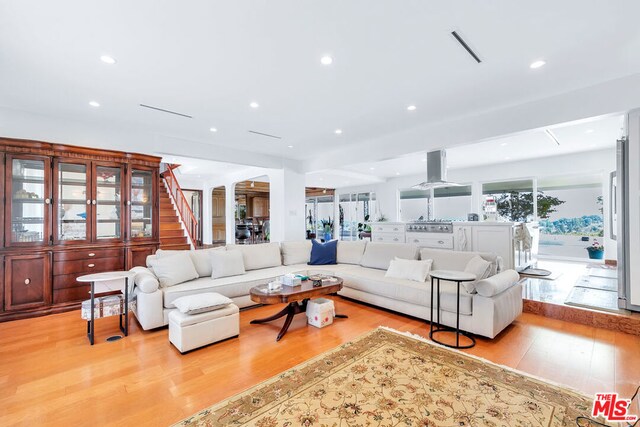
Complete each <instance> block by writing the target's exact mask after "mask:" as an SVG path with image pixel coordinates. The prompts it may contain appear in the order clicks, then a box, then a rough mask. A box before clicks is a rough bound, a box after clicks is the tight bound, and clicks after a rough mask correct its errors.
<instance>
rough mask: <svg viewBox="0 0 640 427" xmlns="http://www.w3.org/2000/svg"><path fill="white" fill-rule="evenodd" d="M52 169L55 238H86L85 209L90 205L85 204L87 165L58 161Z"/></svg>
mask: <svg viewBox="0 0 640 427" xmlns="http://www.w3.org/2000/svg"><path fill="white" fill-rule="evenodd" d="M54 171H55V172H54V174H56V177H55V178H56V183H55V184H54V186H55V187H56V192H57V194H56V199H57V200H54V202H55V205H56V206H55V210H56V212H55V213H54V218H55V219H56V222H57V226H55V227H56V233H57V234H56V240H58V241H72V240H88V239H89V227H88V226H87V224H88V223H87V216H88V212H87V211H88V210H89V208H90V206H89V205H87V201H88V200H89V195H88V194H87V189H88V186H87V165H86V164H76V163H63V162H60V163H58V165H57V167H56V168H54Z"/></svg>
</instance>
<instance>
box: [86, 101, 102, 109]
mask: <svg viewBox="0 0 640 427" xmlns="http://www.w3.org/2000/svg"><path fill="white" fill-rule="evenodd" d="M89 105H91V106H92V107H96V108H98V107H99V106H100V104H99V103H98V102H96V101H90V102H89Z"/></svg>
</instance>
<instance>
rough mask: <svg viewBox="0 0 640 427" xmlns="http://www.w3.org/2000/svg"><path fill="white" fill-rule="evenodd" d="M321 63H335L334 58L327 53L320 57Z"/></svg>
mask: <svg viewBox="0 0 640 427" xmlns="http://www.w3.org/2000/svg"><path fill="white" fill-rule="evenodd" d="M320 63H321V64H322V65H331V64H332V63H333V58H332V57H330V56H329V55H325V56H323V57H322V58H320Z"/></svg>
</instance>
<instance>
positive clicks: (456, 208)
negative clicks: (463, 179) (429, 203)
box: [433, 185, 473, 221]
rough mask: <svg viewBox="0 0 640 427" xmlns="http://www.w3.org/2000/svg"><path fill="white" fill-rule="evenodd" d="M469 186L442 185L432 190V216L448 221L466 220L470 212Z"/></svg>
mask: <svg viewBox="0 0 640 427" xmlns="http://www.w3.org/2000/svg"><path fill="white" fill-rule="evenodd" d="M472 209H473V207H472V199H471V186H470V185H461V186H455V187H442V188H436V189H434V190H433V214H434V218H437V219H444V220H448V221H466V220H467V214H468V213H469V212H471V211H472Z"/></svg>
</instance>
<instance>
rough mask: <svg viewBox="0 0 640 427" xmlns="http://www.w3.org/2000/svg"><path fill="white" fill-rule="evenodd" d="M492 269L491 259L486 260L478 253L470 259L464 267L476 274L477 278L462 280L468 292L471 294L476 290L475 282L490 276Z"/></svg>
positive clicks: (465, 269) (467, 271)
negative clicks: (470, 280) (467, 280)
mask: <svg viewBox="0 0 640 427" xmlns="http://www.w3.org/2000/svg"><path fill="white" fill-rule="evenodd" d="M490 270H491V263H490V262H489V261H485V260H483V259H482V258H480V256H478V255H476V256H474V257H473V258H471V259H470V260H469V262H468V263H467V265H466V266H465V267H464V271H465V272H466V273H471V274H473V275H475V276H476V280H474V281H472V282H462V286H464V287H465V289H466V290H467V292H469V293H470V294H472V293H474V292H475V291H476V286H475V283H476V282H477V281H478V280H482V279H485V278H487V277H489V272H490Z"/></svg>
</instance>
